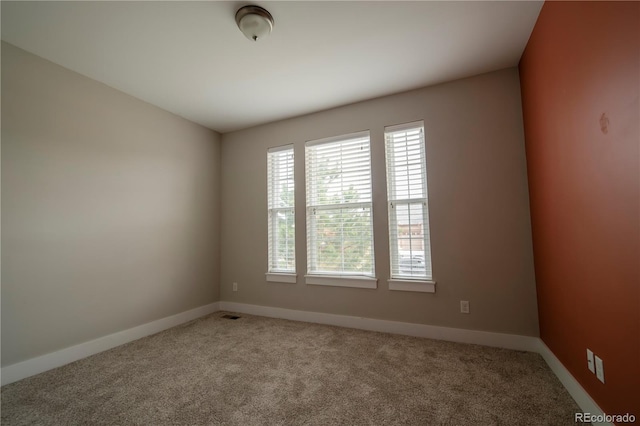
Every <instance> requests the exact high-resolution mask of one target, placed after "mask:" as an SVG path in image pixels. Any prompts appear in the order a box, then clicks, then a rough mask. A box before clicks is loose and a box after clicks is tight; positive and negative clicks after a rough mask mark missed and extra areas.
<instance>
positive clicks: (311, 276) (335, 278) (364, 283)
mask: <svg viewBox="0 0 640 426" xmlns="http://www.w3.org/2000/svg"><path fill="white" fill-rule="evenodd" d="M365 137H366V138H367V140H368V143H369V185H370V187H371V200H370V201H367V202H359V203H341V204H335V205H309V194H310V193H311V191H310V189H309V184H310V178H309V162H308V160H307V158H308V149H309V148H311V147H314V146H318V145H323V144H329V143H335V142H341V141H348V140H350V139H358V138H365ZM371 155H372V149H371V131H370V130H362V131H358V132H352V133H347V134H343V135H338V136H331V137H327V138H322V139H314V140H307V141H305V217H306V220H305V223H306V243H307V244H306V245H307V247H306V260H307V274H306V275H305V276H304V277H305V283H306V284H309V285H324V286H334V287H353V288H368V289H376V288H377V287H378V284H377V283H378V280H377V278H375V271H376V263H375V252H374V250H375V249H374V247H375V226H374V222H373V176H372V158H371ZM364 205H366V207H367V208H368V209H369V214H370V216H371V250H372V255H371V257H372V273H371V274H357V273H353V274H351V273H345V272H333V271H331V272H329V271H326V272H321V271H318V272H314V271H310V266H311V264H312V260H311V258H312V250H311V245H312V244H313V242H312V241H313V239H314V236H313V235H311V234H310V224H309V220H310V214H311V213H310V211H311V210H312V209H327V210H329V209H340V208H354V207H362V206H364ZM316 238H317V237H316Z"/></svg>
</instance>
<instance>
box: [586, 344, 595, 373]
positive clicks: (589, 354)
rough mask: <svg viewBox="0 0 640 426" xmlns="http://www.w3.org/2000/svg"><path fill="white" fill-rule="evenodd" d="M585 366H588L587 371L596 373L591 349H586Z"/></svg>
mask: <svg viewBox="0 0 640 426" xmlns="http://www.w3.org/2000/svg"><path fill="white" fill-rule="evenodd" d="M587 367H588V368H589V371H591V372H592V373H593V374H596V364H595V361H594V360H593V352H592V351H591V349H587Z"/></svg>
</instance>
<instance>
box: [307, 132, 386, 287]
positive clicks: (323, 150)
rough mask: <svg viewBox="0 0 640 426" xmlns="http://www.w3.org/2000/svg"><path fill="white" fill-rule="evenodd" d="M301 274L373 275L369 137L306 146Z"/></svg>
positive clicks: (351, 136)
mask: <svg viewBox="0 0 640 426" xmlns="http://www.w3.org/2000/svg"><path fill="white" fill-rule="evenodd" d="M306 177H307V268H308V272H309V274H318V275H362V276H373V275H374V253H373V221H372V214H371V159H370V146H369V132H362V133H358V134H352V135H347V136H342V137H337V138H330V139H324V140H320V141H312V142H308V143H307V146H306Z"/></svg>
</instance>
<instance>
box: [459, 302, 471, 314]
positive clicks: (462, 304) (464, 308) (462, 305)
mask: <svg viewBox="0 0 640 426" xmlns="http://www.w3.org/2000/svg"><path fill="white" fill-rule="evenodd" d="M460 312H461V313H463V314H468V313H469V301H468V300H461V301H460Z"/></svg>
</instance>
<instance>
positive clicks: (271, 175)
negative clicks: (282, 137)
mask: <svg viewBox="0 0 640 426" xmlns="http://www.w3.org/2000/svg"><path fill="white" fill-rule="evenodd" d="M294 201H295V199H294V179H293V145H287V146H283V147H277V148H270V149H269V150H268V151H267V203H268V216H269V225H268V229H269V249H268V252H269V272H285V273H294V272H295V270H296V250H295V210H294V206H295V203H294Z"/></svg>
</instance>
